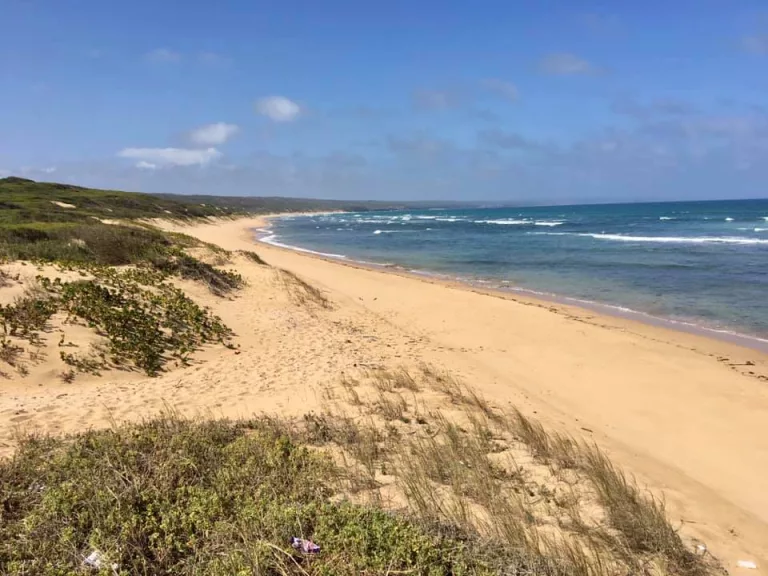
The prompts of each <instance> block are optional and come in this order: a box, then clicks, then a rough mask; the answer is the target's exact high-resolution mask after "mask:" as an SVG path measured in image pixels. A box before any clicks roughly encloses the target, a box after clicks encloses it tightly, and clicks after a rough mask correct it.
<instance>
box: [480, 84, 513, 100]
mask: <svg viewBox="0 0 768 576" xmlns="http://www.w3.org/2000/svg"><path fill="white" fill-rule="evenodd" d="M483 86H485V88H486V89H487V90H490V91H491V92H495V93H496V94H498V95H499V96H502V97H503V98H506V99H507V100H512V101H514V100H517V96H518V94H519V93H518V91H517V86H515V85H514V84H512V82H507V81H506V80H499V79H497V78H490V79H488V80H485V81H484V82H483Z"/></svg>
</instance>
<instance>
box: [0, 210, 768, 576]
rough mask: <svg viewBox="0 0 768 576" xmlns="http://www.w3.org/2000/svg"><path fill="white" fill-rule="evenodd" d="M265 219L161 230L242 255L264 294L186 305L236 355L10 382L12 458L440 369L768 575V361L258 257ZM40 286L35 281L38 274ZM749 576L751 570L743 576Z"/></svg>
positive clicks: (4, 412) (411, 280)
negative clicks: (110, 433) (614, 466)
mask: <svg viewBox="0 0 768 576" xmlns="http://www.w3.org/2000/svg"><path fill="white" fill-rule="evenodd" d="M265 225H268V222H267V221H266V220H265V219H264V218H251V219H240V220H222V221H217V222H210V223H206V224H196V225H193V226H181V225H178V224H173V223H162V226H163V227H164V228H166V229H169V230H175V231H183V232H184V233H186V234H190V235H192V236H195V237H197V238H199V239H201V240H204V241H206V242H210V243H213V244H216V245H219V246H221V247H222V248H225V249H227V250H254V251H257V252H258V254H259V255H260V256H261V257H262V258H263V259H264V260H265V261H266V262H268V263H269V264H270V265H271V266H272V267H264V266H258V265H257V264H254V263H252V262H250V261H248V260H247V259H246V258H243V257H241V256H238V257H236V258H235V260H234V261H233V263H232V264H233V266H234V267H235V268H237V270H238V271H239V272H240V273H241V274H242V275H243V276H244V277H245V279H246V280H247V282H248V287H247V288H245V289H244V290H243V291H241V292H240V293H239V294H238V295H236V296H234V297H232V298H230V299H220V298H219V299H217V298H215V297H213V296H211V295H210V294H209V293H208V292H207V291H206V290H205V289H204V288H202V287H200V286H196V285H194V284H193V283H191V282H190V283H188V284H184V288H185V290H187V292H188V293H189V294H190V295H191V296H192V297H193V298H194V299H195V300H196V301H198V302H199V303H201V304H205V305H207V306H210V307H211V308H212V310H213V311H214V312H215V313H216V314H218V315H219V316H221V317H222V319H223V320H224V321H225V322H226V323H227V324H228V325H229V326H230V327H232V328H233V330H234V331H235V333H236V335H237V339H236V341H237V343H238V344H240V348H239V349H238V350H235V351H233V350H223V351H222V350H221V349H216V350H207V351H203V352H202V353H201V354H200V355H198V357H197V358H198V359H199V362H196V363H195V364H194V365H192V366H190V367H187V368H184V369H179V370H175V371H172V372H169V373H166V374H164V375H162V376H160V377H158V378H147V377H140V376H136V375H130V376H126V375H117V376H114V375H113V374H111V373H109V374H106V375H104V376H103V377H101V378H86V379H82V380H78V381H77V382H75V383H73V384H65V383H63V382H59V381H57V380H54V379H53V378H51V381H50V382H46V383H45V385H43V383H42V382H27V381H24V380H18V381H17V380H10V381H7V382H4V383H3V386H2V391H1V392H0V452H1V453H2V454H3V455H9V454H11V453H12V451H13V446H14V440H13V435H14V433H15V431H16V430H17V429H19V428H21V429H25V430H29V429H35V430H40V431H43V432H54V433H61V432H71V431H78V430H82V429H85V428H88V427H102V426H108V425H110V423H111V422H115V421H116V422H120V421H123V420H137V419H141V418H143V417H146V416H149V415H152V414H155V413H157V412H158V411H160V410H163V409H167V408H171V409H174V410H177V411H179V412H181V413H183V414H189V415H197V414H205V415H207V414H211V415H217V416H218V415H223V416H231V417H235V416H249V415H251V414H254V413H262V412H266V413H271V412H272V413H280V414H284V415H297V416H298V415H301V414H304V413H306V412H308V411H311V410H320V409H322V406H323V403H324V399H323V397H322V394H321V393H320V390H321V387H322V386H323V385H327V384H329V383H333V382H335V381H338V379H339V378H340V377H341V376H342V375H343V374H345V373H347V372H349V371H353V370H355V369H357V368H360V367H365V366H378V365H386V366H397V365H401V364H402V365H417V364H419V363H422V362H426V363H429V364H433V365H435V366H440V367H442V368H444V369H447V370H450V371H451V372H453V373H455V374H457V375H459V376H460V377H461V378H462V379H463V380H464V381H466V382H467V383H469V384H471V385H472V386H473V387H474V388H476V389H477V390H478V391H480V392H481V393H482V394H483V396H485V397H486V398H487V399H488V400H489V401H491V402H492V403H493V404H495V405H496V406H498V407H500V408H509V407H511V406H516V407H517V408H519V409H520V410H521V411H522V412H523V413H525V414H527V415H532V416H535V417H536V418H538V419H539V420H541V421H542V422H543V423H544V424H545V425H546V426H548V427H551V428H553V429H556V430H560V431H563V432H567V433H569V434H573V435H574V436H577V437H580V438H587V439H589V440H590V441H594V442H595V443H597V444H598V445H599V446H600V447H602V448H603V449H605V450H606V451H607V452H608V453H609V454H610V456H611V457H612V459H613V460H614V461H615V462H617V463H618V464H620V465H622V466H623V467H624V468H625V469H626V470H627V471H628V472H630V473H631V474H633V475H634V476H635V477H636V478H637V479H638V481H639V482H640V483H643V484H647V485H648V487H649V488H650V489H651V490H653V491H655V492H656V493H661V492H663V494H664V495H665V498H666V503H667V508H668V513H669V515H670V518H671V519H672V520H673V522H674V523H676V524H679V525H681V526H682V530H683V532H684V533H685V534H686V535H687V536H690V537H695V538H698V539H700V540H702V541H703V542H706V544H707V546H708V547H709V548H710V550H712V552H713V553H714V554H715V555H716V556H718V557H719V558H720V559H721V560H722V561H723V563H724V564H725V566H726V567H728V568H729V569H730V568H731V567H733V566H735V564H736V561H737V560H742V559H744V560H752V561H755V562H756V563H757V565H758V569H757V570H752V571H750V573H751V574H760V573H766V574H768V572H766V566H767V565H768V490H766V487H768V481H766V479H765V478H766V475H768V420H766V418H765V415H766V414H767V413H768V355H766V354H764V353H761V352H757V351H754V350H750V349H747V348H742V347H739V346H736V345H733V344H729V343H727V342H721V341H718V340H714V339H710V338H706V337H703V336H697V335H693V334H688V333H682V332H677V331H673V330H669V329H667V328H664V327H658V326H651V325H645V324H642V323H639V322H636V321H633V320H630V319H625V318H616V317H611V316H607V315H601V314H598V313H596V312H593V311H589V310H585V309H580V308H576V307H572V306H566V305H561V304H553V303H550V302H545V301H539V300H535V299H532V298H527V297H526V298H523V297H519V296H517V295H510V294H497V293H490V292H484V291H481V290H478V289H474V288H470V287H467V286H461V285H455V284H450V283H446V282H441V281H436V280H431V279H426V278H420V277H413V276H408V275H407V274H402V273H398V272H393V271H391V270H383V269H372V268H366V267H363V266H360V265H355V264H351V263H348V262H343V261H330V260H327V259H323V258H319V257H315V256H311V255H307V254H303V253H298V252H293V251H290V250H287V249H281V248H278V247H274V246H268V245H265V244H260V243H257V242H255V240H254V239H253V236H254V235H253V233H252V230H253V229H254V228H261V227H264V226H265ZM275 268H283V269H286V270H289V271H291V272H293V273H295V274H296V275H298V276H299V277H300V278H302V279H304V280H306V281H307V282H309V283H310V284H312V285H313V286H315V287H317V288H319V289H320V290H322V291H323V293H324V294H325V296H326V297H327V298H328V300H329V301H330V303H331V305H332V308H331V309H329V310H322V311H316V310H314V311H313V310H309V309H306V308H302V307H297V306H294V305H292V304H291V302H290V299H289V297H288V295H287V294H286V292H285V290H284V287H283V286H282V284H281V282H280V280H279V277H278V275H276V273H275ZM22 272H23V271H22ZM33 273H34V270H30V271H29V273H28V274H32V275H33ZM735 570H739V569H738V568H736V569H735Z"/></svg>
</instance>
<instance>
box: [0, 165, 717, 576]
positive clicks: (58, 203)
mask: <svg viewBox="0 0 768 576" xmlns="http://www.w3.org/2000/svg"><path fill="white" fill-rule="evenodd" d="M0 191H2V192H3V196H2V201H3V202H4V203H5V204H4V206H3V209H2V210H0V260H2V262H3V264H4V266H3V267H0V287H3V289H4V290H6V291H7V290H15V291H16V292H15V294H16V295H15V296H14V297H13V298H12V299H7V300H5V301H2V302H0V367H2V368H4V369H13V370H15V371H16V373H17V374H18V376H19V378H24V377H25V376H26V374H28V373H29V370H30V367H31V366H33V365H34V364H35V362H38V361H39V360H40V357H41V356H42V355H44V354H45V353H46V351H48V352H50V350H56V352H57V356H58V357H60V359H61V361H62V363H63V365H64V366H65V367H66V369H65V370H63V371H62V372H61V373H60V374H59V378H60V380H61V381H62V382H64V383H66V384H67V385H70V384H72V385H77V384H76V382H75V381H76V380H77V378H78V377H79V375H82V374H91V375H103V374H104V373H105V372H107V371H109V370H132V371H140V372H143V373H144V374H147V375H150V376H157V375H159V374H161V373H162V372H163V371H165V370H169V369H171V368H173V367H174V366H185V365H188V364H190V363H191V362H192V361H193V357H194V354H195V353H196V352H197V351H198V350H200V348H202V347H204V346H208V345H216V346H222V347H226V348H236V346H237V344H236V339H235V338H236V335H235V334H234V333H233V331H232V330H231V328H229V327H228V326H227V325H226V324H225V323H224V322H223V321H222V319H221V318H219V317H218V316H216V315H215V314H214V313H213V312H212V311H211V310H209V309H207V308H205V307H204V306H201V305H200V304H198V303H197V302H196V301H195V300H194V299H193V298H192V297H191V296H190V294H194V293H197V294H200V293H205V292H206V291H208V292H209V293H210V294H211V295H212V296H209V298H211V299H215V301H216V302H222V303H226V302H227V300H226V299H231V298H235V297H236V295H237V292H238V291H239V290H241V289H243V288H244V287H245V286H246V281H245V279H244V278H243V276H241V274H240V273H238V271H237V270H235V269H233V264H235V263H237V264H239V265H242V266H251V270H253V269H256V270H258V271H259V274H261V277H263V278H265V279H266V281H270V280H269V279H273V280H274V282H275V284H276V285H278V286H280V287H281V289H282V291H283V296H284V297H285V300H284V302H285V303H287V304H288V305H289V306H292V308H291V309H292V310H298V311H299V313H300V314H302V315H303V318H310V319H311V320H312V321H313V322H315V321H318V322H319V320H318V319H322V318H323V315H328V316H329V317H333V315H334V314H335V312H334V310H337V309H338V308H337V306H336V305H337V304H338V303H334V302H333V301H332V299H331V297H330V296H331V295H329V294H328V293H326V292H324V291H323V290H321V289H319V288H318V287H316V286H314V285H312V284H311V283H309V282H307V281H306V280H305V279H303V278H301V277H300V276H299V275H297V274H295V273H293V272H291V271H287V270H284V269H280V268H270V267H269V266H268V264H267V263H266V262H265V261H264V260H262V259H261V257H260V256H259V255H258V254H257V253H255V252H252V251H238V252H228V251H226V250H222V249H221V248H219V247H216V246H213V245H210V244H206V243H204V242H201V241H199V240H197V239H195V238H192V237H190V236H186V235H183V234H175V233H169V232H165V231H162V230H160V229H159V228H156V227H155V226H153V225H152V219H154V218H173V219H176V220H184V221H194V220H195V219H201V218H208V217H212V216H215V217H224V218H229V217H234V216H236V215H237V214H238V213H239V212H238V210H239V209H227V210H224V209H221V208H220V207H218V206H210V205H206V206H200V205H199V204H200V203H194V202H192V203H183V202H179V201H176V200H170V199H167V198H166V199H162V200H157V199H153V197H151V196H145V195H131V194H125V195H124V194H123V193H119V192H105V191H93V190H86V189H81V188H76V187H69V186H63V185H52V184H38V183H33V182H30V181H26V180H20V179H5V180H0ZM5 192H8V194H5ZM30 277H31V279H30ZM251 278H253V276H249V279H251ZM190 287H191V288H192V289H190ZM185 288H186V289H187V290H186V291H185ZM294 305H295V306H294ZM287 325H290V324H287ZM75 332H78V333H82V332H87V333H88V334H89V338H90V340H89V343H88V344H87V345H85V344H78V343H75V342H73V341H72V339H73V338H74V337H73V336H72V334H74V333H75ZM54 335H55V336H54ZM348 343H350V344H351V342H350V341H348ZM241 358H242V357H241ZM0 372H3V373H4V371H3V370H2V369H0ZM142 384H143V385H147V386H149V385H151V384H150V383H146V382H143V383H142ZM321 393H322V396H323V409H322V410H320V411H318V412H309V413H306V414H304V415H303V416H301V417H298V418H288V417H281V416H279V415H269V416H260V417H255V418H251V419H242V420H227V419H212V418H208V419H202V418H201V419H187V418H184V417H181V416H180V415H178V414H176V413H174V412H173V411H172V410H171V409H168V411H166V413H164V414H161V415H159V416H155V417H153V418H150V419H147V420H145V421H143V422H139V423H131V424H116V423H114V424H113V425H112V426H111V427H110V428H108V429H102V430H84V431H82V432H78V433H76V434H71V435H66V436H48V435H43V434H36V433H26V434H21V433H20V435H19V438H18V442H17V448H16V450H15V452H14V453H13V455H12V456H11V457H10V458H8V459H6V460H3V461H0V573H2V574H13V575H19V576H20V575H27V574H42V575H51V576H54V575H59V574H78V573H93V574H96V573H98V574H106V575H113V576H114V575H129V574H169V575H170V574H189V575H193V574H194V575H203V574H205V575H208V574H211V575H224V574H227V575H229V574H256V575H265V576H266V575H269V576H272V575H303V576H307V575H313V576H314V575H318V576H320V575H337V574H338V575H342V576H343V575H350V576H351V575H358V574H370V575H374V574H376V575H379V574H380V575H382V576H384V575H402V574H414V575H425V576H438V575H446V576H448V575H455V576H460V575H467V576H469V575H473V576H474V575H500V576H506V575H523V574H540V575H544V576H566V575H568V576H570V575H575V576H625V575H626V576H629V575H634V574H659V575H661V574H672V575H681V576H705V575H707V574H714V573H718V572H720V571H721V569H720V567H719V566H718V563H717V562H716V560H715V559H714V558H713V557H712V556H710V555H709V554H708V553H707V552H706V548H705V547H703V546H696V544H697V543H694V542H691V541H688V540H685V539H684V538H683V537H681V535H680V534H679V533H678V531H677V530H676V528H675V527H674V526H673V525H672V524H671V523H670V521H669V519H668V518H667V514H666V509H665V504H664V501H663V499H662V498H661V497H660V496H659V495H658V494H653V493H651V492H649V491H647V490H645V489H643V488H642V487H641V486H639V485H638V484H637V483H636V482H635V481H634V480H633V479H632V478H631V477H629V476H627V475H625V474H624V473H623V472H622V471H621V470H620V469H619V468H617V467H616V466H615V465H614V464H613V463H612V462H611V460H610V459H609V458H608V456H607V455H606V454H605V453H604V452H602V451H601V450H600V449H598V448H597V447H596V446H595V445H593V444H588V443H585V442H584V441H581V440H579V439H575V438H572V437H570V436H567V435H563V434H559V433H556V432H552V431H550V430H548V429H546V428H545V427H544V426H543V425H542V424H541V423H539V422H537V421H535V420H532V419H531V418H529V417H527V416H526V415H524V414H523V413H522V412H520V411H517V410H516V409H514V408H511V407H507V408H505V409H502V408H500V407H499V406H497V405H495V404H494V403H493V402H492V401H490V400H488V399H486V398H484V397H483V395H482V394H480V393H479V392H477V391H476V390H475V389H474V388H473V387H472V386H470V385H468V384H466V383H465V382H464V381H463V380H462V379H461V378H459V377H457V376H456V375H455V374H452V373H450V372H447V371H445V370H443V369H440V368H436V367H434V366H431V365H427V364H415V365H397V366H391V365H378V364H376V363H375V362H373V361H372V362H371V363H370V364H365V365H362V364H361V365H360V366H358V365H357V364H355V365H354V367H353V368H350V370H349V371H345V373H343V374H341V375H340V376H339V378H338V380H337V381H333V382H330V383H327V384H326V385H325V386H324V387H323V389H322V390H321ZM294 539H299V540H294ZM310 541H311V542H313V543H314V544H316V545H317V546H319V549H318V550H316V549H314V548H312V547H311V546H309V544H308V543H309V542H310ZM292 544H296V545H295V546H294V545H292Z"/></svg>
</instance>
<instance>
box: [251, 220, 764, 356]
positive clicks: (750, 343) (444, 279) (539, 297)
mask: <svg viewBox="0 0 768 576" xmlns="http://www.w3.org/2000/svg"><path fill="white" fill-rule="evenodd" d="M339 213H340V212H302V213H287V214H266V215H263V216H259V217H258V218H259V220H258V225H257V226H255V227H254V232H262V233H263V234H268V233H269V231H270V228H271V225H272V224H271V221H272V220H274V219H279V218H286V217H293V216H310V215H311V216H314V215H318V214H339ZM274 238H275V235H274V234H270V235H269V236H262V237H259V238H257V237H256V236H255V235H254V236H253V238H252V240H253V241H254V242H258V243H261V244H267V245H269V246H271V247H275V248H280V249H285V250H290V251H294V252H299V253H302V254H307V255H309V256H312V257H315V258H321V259H326V260H328V261H330V262H338V263H345V264H347V265H350V266H359V267H360V268H361V269H370V270H385V271H387V272H389V273H391V274H400V275H402V276H406V277H410V278H414V279H420V280H427V281H436V282H439V283H444V284H446V285H451V286H458V287H465V288H467V289H470V290H474V291H476V292H482V293H484V294H488V295H490V296H496V297H500V298H511V299H513V300H514V299H519V300H530V301H532V303H533V304H534V305H535V304H555V305H561V306H569V307H573V308H576V309H580V310H581V311H582V312H591V313H597V314H600V315H604V316H609V317H613V318H619V319H624V320H629V321H634V322H637V323H640V324H643V325H647V326H652V327H657V328H665V329H668V330H672V331H675V332H681V333H685V334H689V335H693V336H700V337H702V338H709V339H714V340H718V341H720V342H723V343H727V344H732V345H736V346H741V347H744V348H749V349H751V350H754V351H756V352H761V353H768V338H762V337H759V336H756V335H752V334H744V333H741V332H737V331H735V330H730V329H726V328H714V327H709V326H706V325H703V324H698V323H696V322H693V321H684V320H675V319H672V318H665V317H662V316H654V315H653V314H649V313H647V312H644V311H642V310H635V309H632V308H627V307H625V306H621V305H618V304H611V303H606V302H598V301H593V300H586V299H582V298H576V297H572V296H565V295H562V294H557V293H554V292H544V291H538V290H532V289H528V288H522V287H519V286H513V285H510V286H508V287H500V286H484V285H483V284H486V283H489V284H493V282H485V281H477V280H473V279H471V278H461V277H448V276H445V275H441V274H437V273H433V272H429V271H421V270H409V269H407V268H406V267H404V266H400V265H397V264H389V263H378V262H366V261H363V260H356V259H353V258H350V257H349V256H347V255H343V254H329V253H323V252H318V251H315V250H312V249H309V248H304V247H301V246H292V245H288V244H285V243H283V242H278V241H276V240H274Z"/></svg>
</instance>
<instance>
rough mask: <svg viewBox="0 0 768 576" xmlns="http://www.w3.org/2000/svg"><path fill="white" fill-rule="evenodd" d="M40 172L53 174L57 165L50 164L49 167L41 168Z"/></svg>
mask: <svg viewBox="0 0 768 576" xmlns="http://www.w3.org/2000/svg"><path fill="white" fill-rule="evenodd" d="M40 172H42V173H43V174H53V173H54V172H56V166H48V167H47V168H40Z"/></svg>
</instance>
